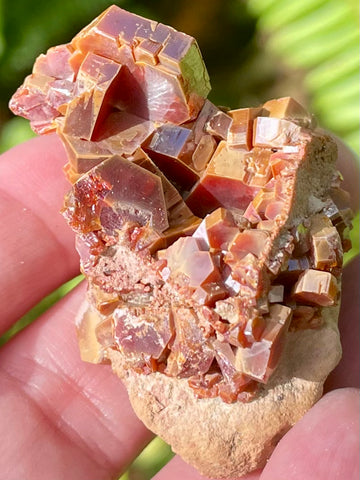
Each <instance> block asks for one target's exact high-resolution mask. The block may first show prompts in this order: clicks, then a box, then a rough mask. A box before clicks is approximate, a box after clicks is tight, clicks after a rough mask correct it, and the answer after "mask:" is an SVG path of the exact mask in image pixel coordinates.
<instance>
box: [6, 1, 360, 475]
mask: <svg viewBox="0 0 360 480" xmlns="http://www.w3.org/2000/svg"><path fill="white" fill-rule="evenodd" d="M209 89H210V85H209V80H208V75H207V72H206V69H205V66H204V64H203V62H202V58H201V54H200V52H199V50H198V46H197V44H196V42H195V40H194V39H193V38H192V37H189V36H188V35H185V34H183V33H179V32H176V31H175V30H174V29H172V28H171V27H167V26H165V25H162V24H159V23H157V22H154V21H151V20H147V19H144V18H142V17H139V16H136V15H133V14H130V13H129V12H126V11H124V10H122V9H120V8H118V7H116V6H112V7H110V8H108V9H107V10H106V11H105V12H104V13H103V14H101V15H100V16H99V17H98V18H97V19H95V20H94V21H93V22H92V23H91V24H90V25H89V26H88V27H85V28H84V29H83V30H82V31H81V32H80V33H79V34H78V35H77V36H76V37H75V38H74V39H73V40H72V42H71V44H68V45H62V46H59V47H55V48H53V49H50V50H49V51H48V53H47V54H46V55H42V56H40V57H39V59H38V60H37V61H36V63H35V66H34V70H33V74H32V75H31V76H29V77H27V79H25V82H24V85H23V86H22V87H20V88H19V90H18V91H17V92H16V93H15V95H14V97H13V99H12V100H11V103H10V106H11V108H12V110H13V111H14V112H15V113H17V114H20V115H23V116H25V117H26V118H28V119H29V120H30V121H31V125H32V127H33V129H34V130H35V131H36V132H38V133H47V132H49V131H52V130H55V129H56V131H57V133H58V134H59V136H60V137H61V139H62V141H63V143H64V146H65V148H66V151H67V153H68V157H69V163H68V164H67V166H66V167H65V174H66V176H67V177H68V179H69V180H70V182H71V183H72V184H73V185H72V189H71V191H70V192H69V193H68V195H67V196H66V198H65V207H64V210H63V214H64V216H65V218H66V220H67V221H68V223H69V224H70V226H71V227H72V228H73V229H74V230H75V232H76V234H77V235H76V248H77V250H78V252H79V255H80V259H81V269H82V271H83V272H84V274H85V275H86V277H87V280H88V283H89V288H88V301H89V306H84V311H83V312H81V315H80V316H79V319H78V324H77V326H78V333H79V343H80V349H81V354H82V357H83V358H84V359H85V360H87V361H91V362H95V363H100V362H108V361H109V360H110V361H111V362H112V366H113V368H114V370H115V371H116V373H117V374H118V375H119V376H121V377H122V378H123V379H124V381H125V383H126V385H127V387H128V390H129V394H130V398H131V400H132V402H133V404H134V408H135V410H136V411H137V412H138V413H139V416H140V418H142V419H143V420H144V421H145V423H146V424H147V425H148V426H149V427H150V428H152V429H153V430H154V431H155V432H157V433H159V434H160V435H161V436H163V438H165V439H166V440H167V441H169V442H170V443H171V445H172V446H173V448H174V450H175V451H178V452H179V453H180V454H181V455H182V456H183V457H184V458H185V460H188V461H189V462H190V463H192V464H194V465H195V466H196V467H197V468H199V470H200V471H202V472H203V473H204V474H206V475H210V476H217V477H218V478H229V477H231V476H238V475H242V474H244V473H247V472H248V471H251V470H253V469H255V468H259V467H261V466H262V465H263V464H264V462H265V460H266V458H267V457H268V455H269V454H270V453H271V451H272V449H273V448H274V446H275V444H276V442H277V440H278V439H279V438H280V436H281V435H283V434H284V433H285V431H286V430H287V429H288V428H290V426H291V425H292V424H293V423H294V422H295V421H297V419H298V418H300V417H301V415H302V414H303V413H304V412H305V411H306V410H307V409H308V408H309V407H310V406H311V405H312V404H313V403H314V402H315V401H316V400H317V398H318V397H319V396H320V395H321V388H322V383H323V381H324V379H325V377H326V375H327V374H328V373H329V371H330V370H331V369H332V368H333V367H334V366H335V364H336V362H337V361H338V358H339V355H340V353H339V352H340V347H339V341H338V336H337V331H336V321H335V317H336V315H337V310H338V307H337V305H338V302H339V294H340V283H341V266H342V255H343V251H346V250H347V249H348V248H349V241H348V239H347V232H348V230H349V229H350V228H351V210H350V209H349V208H348V200H349V199H348V196H347V194H346V192H344V191H343V190H341V188H340V183H341V175H340V174H339V173H337V172H336V171H335V160H336V153H337V152H336V144H335V142H334V141H333V140H332V139H331V138H330V137H329V136H328V135H325V134H323V133H321V132H318V131H317V130H315V128H314V120H313V118H312V116H311V115H309V114H308V112H306V110H305V109H304V108H303V107H302V106H301V105H299V104H298V103H297V102H296V101H295V100H294V99H292V98H290V97H284V98H281V99H275V100H270V101H268V102H266V103H265V104H264V105H262V106H259V107H256V108H246V109H236V110H227V111H225V110H224V109H221V108H218V107H216V106H215V105H213V104H212V103H211V102H210V101H209V100H207V99H206V95H207V93H208V91H209ZM312 361H314V362H317V363H316V364H315V365H313V364H312V363H311V362H312ZM139 393H141V395H139ZM174 402H179V403H178V406H176V405H175V404H174ZM227 404H232V405H231V406H230V405H227ZM275 406H276V408H275ZM174 409H175V410H174ZM176 409H177V410H176ZM275 410H276V411H275ZM250 417H251V419H252V422H251V425H249V422H248V418H250ZM172 418H176V419H177V420H176V421H175V422H174V424H175V427H176V429H175V430H174V429H173V425H172V424H171V425H169V422H171V419H172ZM183 418H184V419H185V420H183ZM191 418H193V422H194V423H196V425H198V424H199V425H201V428H200V427H199V428H197V427H196V428H195V430H194V432H193V433H194V437H192V434H191V435H190V428H192V424H191V421H190V422H189V419H191ZM230 419H231V421H230ZM179 421H180V423H181V424H180V425H179ZM199 422H200V423H199ZM183 436H184V438H182V437H183ZM189 438H190V439H192V438H193V439H194V445H196V446H197V445H198V446H199V448H198V449H197V448H194V446H192V445H191V441H190V443H189ZM210 443H211V444H210Z"/></svg>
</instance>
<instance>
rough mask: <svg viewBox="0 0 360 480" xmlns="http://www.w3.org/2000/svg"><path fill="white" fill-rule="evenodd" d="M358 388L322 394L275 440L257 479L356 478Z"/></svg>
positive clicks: (308, 479)
mask: <svg viewBox="0 0 360 480" xmlns="http://www.w3.org/2000/svg"><path fill="white" fill-rule="evenodd" d="M358 411H359V391H358V390H356V389H354V388H345V389H339V390H334V391H332V392H330V393H328V394H327V395H325V396H324V397H323V398H322V399H321V400H320V401H319V402H318V403H317V404H316V405H315V406H314V407H313V408H312V409H311V410H310V411H309V412H308V413H307V414H306V415H305V416H304V417H303V418H302V419H301V420H300V421H299V422H298V423H297V424H296V425H295V426H294V427H293V428H292V429H291V430H290V431H289V432H288V433H287V434H286V435H285V436H284V437H283V439H282V440H281V441H280V442H279V444H278V446H277V447H276V449H275V451H274V453H273V455H272V457H271V458H270V460H269V462H268V464H267V466H266V467H265V469H264V471H263V474H262V476H261V480H274V479H275V478H276V480H304V479H306V480H342V479H346V480H355V479H358V478H359V453H358V443H359V441H358V438H359V417H358Z"/></svg>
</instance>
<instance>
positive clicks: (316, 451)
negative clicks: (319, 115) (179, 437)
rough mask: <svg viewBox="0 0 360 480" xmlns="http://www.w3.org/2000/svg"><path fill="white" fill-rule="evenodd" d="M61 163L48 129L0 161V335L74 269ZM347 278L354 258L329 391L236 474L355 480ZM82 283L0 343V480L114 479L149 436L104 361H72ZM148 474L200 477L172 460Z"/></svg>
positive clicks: (351, 309) (352, 292)
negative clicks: (255, 468) (262, 460)
mask: <svg viewBox="0 0 360 480" xmlns="http://www.w3.org/2000/svg"><path fill="white" fill-rule="evenodd" d="M346 155H347V154H345V155H343V158H344V157H345V156H346ZM65 161H66V159H65V153H64V151H63V148H62V147H61V145H60V142H59V140H58V139H57V138H56V137H55V136H53V135H49V136H45V137H42V138H36V139H33V140H31V141H29V142H27V143H26V144H23V145H20V146H18V147H15V148H14V149H12V150H11V151H9V152H7V153H5V154H4V155H3V156H2V158H1V160H0V179H1V180H0V181H1V189H0V211H1V219H2V222H1V226H0V229H1V235H0V243H1V248H0V261H1V266H2V270H1V273H2V275H1V276H0V291H1V292H2V294H3V295H2V299H3V305H2V314H1V316H0V334H1V333H3V332H4V331H6V330H7V329H8V328H9V327H10V326H11V325H12V324H13V323H14V322H15V321H16V320H17V319H18V318H19V317H21V316H22V315H23V314H24V313H25V312H26V311H28V310H29V309H30V308H31V307H32V306H34V305H35V304H36V303H38V301H39V300H41V298H43V297H44V296H45V295H47V294H48V293H50V292H51V291H53V290H54V289H55V288H56V287H58V286H59V285H61V284H63V283H64V282H65V281H66V280H69V279H70V278H72V277H74V276H75V275H76V274H77V273H78V264H79V260H78V256H77V254H76V251H75V249H74V238H73V234H72V232H71V231H70V229H69V228H68V227H67V225H66V224H65V222H64V221H63V219H62V218H61V216H60V215H59V213H58V211H59V210H60V208H61V202H62V198H63V194H64V192H65V191H66V190H67V189H68V186H67V185H66V181H65V179H64V178H63V176H62V175H61V172H60V170H61V167H62V165H63V164H64V163H65ZM349 165H350V163H349ZM351 165H352V164H351ZM354 175H355V177H354ZM347 178H349V179H350V180H351V179H353V178H356V179H357V178H358V177H357V172H355V171H352V172H350V173H349V174H348V173H347V172H345V180H347ZM349 185H350V187H349ZM351 185H352V186H354V185H356V184H354V183H350V182H348V188H352V186H351ZM354 192H355V190H354ZM353 200H354V202H356V203H355V205H357V200H356V197H354V196H353ZM358 284H359V270H358V268H357V265H356V264H355V263H353V264H352V265H350V266H349V267H348V268H347V269H346V270H345V273H344V299H343V307H342V314H341V317H342V320H341V321H340V327H341V328H342V330H343V338H342V340H343V346H344V357H343V360H342V362H341V364H340V365H339V367H337V369H336V370H335V371H334V372H333V374H332V375H331V377H330V378H329V380H328V382H327V386H328V388H329V389H331V390H333V389H337V390H335V391H332V392H330V393H327V394H326V395H325V396H324V397H323V399H321V400H320V401H319V402H318V403H317V404H316V405H315V406H314V407H313V408H312V409H311V410H310V411H309V412H308V413H307V414H306V415H305V417H304V418H303V419H302V420H301V421H300V422H299V423H298V424H297V425H296V426H295V427H294V428H293V429H292V430H291V431H290V432H289V433H288V434H287V435H285V437H284V438H283V439H282V440H281V441H280V443H279V445H278V446H277V448H276V449H275V451H274V454H273V455H272V457H271V459H270V461H269V462H268V464H267V466H266V467H265V469H264V471H263V472H262V473H261V472H254V473H252V474H250V475H247V476H246V477H243V479H244V480H257V479H260V478H261V480H282V479H286V480H300V479H301V480H312V479H316V480H325V479H326V480H332V479H346V480H353V479H355V478H357V477H358V457H357V455H358V448H357V443H358V398H359V396H358V392H357V391H356V390H355V389H350V388H342V387H350V386H356V382H358V373H357V371H356V370H358V350H359V349H358V339H359V335H358V333H357V332H356V328H358V323H357V316H358V315H357V313H358V310H359V306H358V301H359V297H358ZM84 290H85V287H84V285H80V286H79V287H77V288H76V289H75V290H74V291H72V292H71V293H70V294H69V295H67V296H66V297H65V298H63V299H62V300H61V301H60V302H58V303H57V304H56V305H55V306H54V307H53V308H52V309H50V310H49V311H48V312H46V313H45V314H43V315H42V316H41V317H40V318H39V319H38V320H37V321H36V322H34V323H33V324H32V325H31V326H29V327H28V328H26V329H25V330H24V331H23V332H21V333H20V334H19V335H17V336H16V337H15V338H14V339H12V340H11V341H10V342H9V343H8V344H6V345H5V346H4V347H3V348H2V349H1V350H0V411H1V412H2V421H1V426H0V438H1V443H0V472H1V473H0V479H1V480H2V479H4V480H19V479H20V478H21V479H24V480H43V479H46V480H49V479H50V480H62V479H66V480H105V479H115V478H117V477H118V475H119V474H120V473H121V472H122V471H124V470H125V469H126V468H127V466H128V464H129V463H130V462H131V461H132V460H133V459H134V458H135V457H136V456H137V455H138V453H139V452H140V451H141V449H142V448H143V447H144V446H145V445H146V443H147V442H148V441H149V440H150V439H151V438H152V434H151V433H150V432H149V431H148V430H147V429H146V428H145V427H144V426H143V425H142V423H141V422H140V421H139V420H138V419H137V417H136V416H135V414H134V413H133V412H132V409H131V406H130V404H129V401H128V398H127V394H126V391H125V389H124V387H123V386H122V384H121V382H120V380H119V379H118V378H117V377H116V376H115V375H113V374H112V372H111V369H110V367H109V366H107V365H92V364H88V363H84V362H82V361H81V360H80V356H79V350H78V345H77V339H76V334H75V328H74V318H75V316H76V313H77V311H78V308H79V306H80V304H81V302H82V301H83V297H84ZM356 301H357V305H355V302H356ZM155 478H156V479H157V480H165V479H167V480H168V479H170V480H180V479H181V480H200V479H203V480H204V477H201V476H200V475H199V474H198V473H197V472H196V471H195V470H194V469H193V468H192V467H189V466H188V465H186V464H185V463H184V462H183V461H182V460H181V459H180V458H178V457H175V458H174V459H173V460H172V461H171V462H170V463H169V464H168V465H167V466H166V467H165V468H164V469H163V470H162V471H161V472H159V473H158V474H157V475H156V477H155Z"/></svg>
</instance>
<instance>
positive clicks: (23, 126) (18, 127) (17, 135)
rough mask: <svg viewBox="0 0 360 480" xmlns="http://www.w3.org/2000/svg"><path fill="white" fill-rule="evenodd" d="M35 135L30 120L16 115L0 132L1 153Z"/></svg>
mask: <svg viewBox="0 0 360 480" xmlns="http://www.w3.org/2000/svg"><path fill="white" fill-rule="evenodd" d="M34 136H35V133H34V132H33V131H32V130H31V128H30V124H29V122H28V120H25V118H21V117H14V118H12V119H10V120H9V121H8V122H6V123H5V125H4V127H3V128H2V130H1V132H0V153H3V152H5V151H6V150H9V149H10V148H12V147H14V146H15V145H18V144H19V143H22V142H25V141H26V140H29V138H32V137H34Z"/></svg>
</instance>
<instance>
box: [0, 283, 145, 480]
mask: <svg viewBox="0 0 360 480" xmlns="http://www.w3.org/2000/svg"><path fill="white" fill-rule="evenodd" d="M83 294H84V288H83V286H80V287H77V288H76V289H75V290H74V291H73V292H72V293H71V294H70V295H68V296H66V297H65V298H64V299H62V300H61V301H60V302H59V303H58V304H56V305H55V306H54V307H53V308H52V309H51V310H49V311H48V312H47V313H46V314H44V315H43V316H42V317H41V318H40V319H38V320H37V321H36V322H35V323H33V324H32V325H31V326H30V327H28V328H27V329H25V330H24V331H22V332H21V333H20V334H19V335H18V336H17V337H15V338H14V339H13V340H11V341H10V342H9V343H8V344H6V345H5V346H4V347H3V348H2V350H1V351H0V366H1V367H0V410H1V414H2V420H1V422H0V438H1V439H2V440H1V442H0V471H1V472H2V473H1V476H2V478H6V479H8V480H15V479H19V478H26V479H28V480H35V479H36V480H48V478H49V472H51V474H50V477H51V479H52V480H58V479H59V480H60V479H64V478H66V479H67V480H83V479H84V480H102V479H110V478H117V476H116V475H118V474H119V472H120V471H122V470H124V469H125V468H126V466H127V465H128V464H129V463H130V462H131V461H132V459H133V458H135V457H136V456H137V455H138V453H139V452H140V450H141V449H142V448H143V447H144V446H145V444H146V443H147V442H148V441H149V440H150V439H151V437H152V434H151V433H150V432H149V431H148V430H146V429H145V427H144V426H143V424H142V423H141V422H140V421H139V420H138V419H137V418H136V416H135V414H134V413H133V411H132V409H131V406H130V404H129V401H128V397H127V394H126V391H125V389H124V387H123V386H122V384H121V382H120V380H119V379H118V378H117V377H116V376H115V375H114V374H113V373H112V372H111V370H110V367H109V366H108V365H91V364H88V363H85V362H82V361H81V360H80V357H79V351H78V345H77V339H76V334H75V327H74V323H73V319H74V316H75V315H76V312H77V311H78V308H79V304H80V303H81V302H82V299H83Z"/></svg>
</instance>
